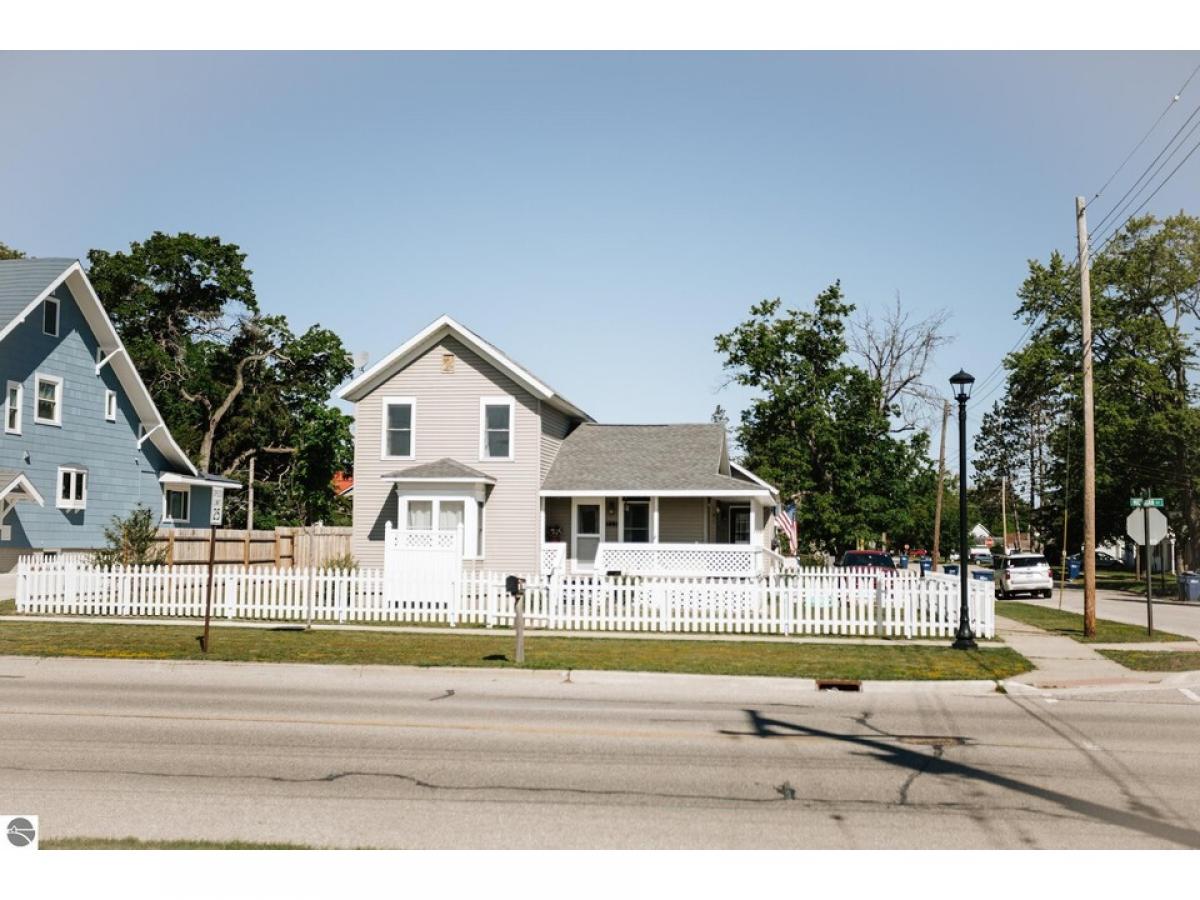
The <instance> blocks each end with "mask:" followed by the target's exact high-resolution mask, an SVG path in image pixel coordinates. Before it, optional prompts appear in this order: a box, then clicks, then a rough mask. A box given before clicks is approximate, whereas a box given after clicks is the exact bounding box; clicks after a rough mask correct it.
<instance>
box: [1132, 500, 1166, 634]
mask: <svg viewBox="0 0 1200 900" xmlns="http://www.w3.org/2000/svg"><path fill="white" fill-rule="evenodd" d="M1129 505H1130V506H1131V507H1133V510H1134V511H1133V512H1131V513H1130V514H1129V516H1128V517H1127V518H1126V519H1125V533H1126V534H1128V535H1129V536H1130V537H1131V538H1133V540H1134V542H1135V543H1137V544H1138V545H1139V546H1141V547H1145V548H1146V556H1145V559H1146V633H1147V634H1151V635H1152V634H1154V601H1153V599H1152V598H1153V593H1152V590H1153V589H1152V584H1153V579H1154V572H1153V569H1154V565H1153V562H1152V561H1151V549H1152V548H1154V547H1156V546H1158V544H1159V542H1160V541H1162V539H1163V538H1165V537H1166V536H1167V517H1166V516H1164V515H1163V514H1162V513H1161V512H1159V510H1160V509H1162V506H1163V500H1162V497H1151V496H1150V492H1149V491H1146V496H1145V497H1130V498H1129ZM1139 509H1140V510H1141V514H1140V515H1139V514H1138V512H1137V511H1138V510H1139Z"/></svg>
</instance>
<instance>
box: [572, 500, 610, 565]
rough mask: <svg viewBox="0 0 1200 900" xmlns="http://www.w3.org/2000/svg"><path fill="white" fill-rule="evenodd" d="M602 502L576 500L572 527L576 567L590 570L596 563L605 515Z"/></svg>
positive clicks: (573, 553) (573, 554)
mask: <svg viewBox="0 0 1200 900" xmlns="http://www.w3.org/2000/svg"><path fill="white" fill-rule="evenodd" d="M601 509H602V507H601V504H600V503H599V502H598V501H596V502H593V501H590V500H588V501H576V503H575V527H574V528H572V529H571V546H572V548H573V549H572V556H573V557H574V558H575V569H576V571H579V572H590V571H592V569H593V568H595V565H596V551H597V550H598V549H599V547H600V536H601V534H602V531H601V529H602V528H603V527H604V517H603V516H602V515H601Z"/></svg>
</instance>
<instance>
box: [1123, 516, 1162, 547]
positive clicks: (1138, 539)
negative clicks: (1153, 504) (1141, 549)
mask: <svg viewBox="0 0 1200 900" xmlns="http://www.w3.org/2000/svg"><path fill="white" fill-rule="evenodd" d="M1147 526H1148V527H1149V529H1150V545H1151V546H1153V545H1155V544H1157V543H1158V542H1159V541H1161V540H1162V539H1163V538H1165V537H1166V536H1167V517H1166V516H1164V515H1163V514H1162V513H1160V512H1159V511H1158V510H1157V509H1143V510H1141V511H1139V512H1131V513H1130V514H1129V515H1128V516H1126V518H1125V533H1126V534H1127V535H1129V536H1130V537H1131V538H1133V540H1134V542H1135V543H1137V544H1139V545H1142V546H1145V544H1146V527H1147Z"/></svg>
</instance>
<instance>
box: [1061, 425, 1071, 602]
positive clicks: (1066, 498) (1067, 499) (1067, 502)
mask: <svg viewBox="0 0 1200 900" xmlns="http://www.w3.org/2000/svg"><path fill="white" fill-rule="evenodd" d="M1068 421H1069V420H1068ZM1066 457H1067V458H1066V470H1067V473H1066V476H1065V477H1064V478H1063V539H1062V560H1061V563H1062V573H1061V575H1060V576H1059V582H1058V608H1059V609H1062V605H1063V596H1064V595H1065V594H1066V592H1067V510H1068V509H1070V508H1071V426H1070V425H1069V424H1068V425H1067V453H1066Z"/></svg>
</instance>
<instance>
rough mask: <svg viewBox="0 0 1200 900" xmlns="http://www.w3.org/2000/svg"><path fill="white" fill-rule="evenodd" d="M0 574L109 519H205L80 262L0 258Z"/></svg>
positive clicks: (85, 538) (98, 534) (198, 485)
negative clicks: (135, 513) (140, 513)
mask: <svg viewBox="0 0 1200 900" xmlns="http://www.w3.org/2000/svg"><path fill="white" fill-rule="evenodd" d="M0 388H3V390H4V394H3V398H2V399H3V402H2V403H0V411H2V412H3V422H0V572H3V571H6V570H7V569H9V568H11V567H12V565H14V564H15V560H16V557H17V556H18V555H20V554H22V553H28V552H30V551H31V550H37V549H64V550H66V549H88V548H94V547H99V546H101V545H103V543H104V528H105V527H106V526H107V525H109V524H110V523H111V521H112V518H113V516H125V515H128V514H129V513H130V512H131V511H132V510H133V509H134V508H136V507H137V506H138V505H142V506H145V507H148V508H149V509H150V510H151V511H152V513H153V514H154V515H155V517H156V519H158V520H159V521H160V524H163V525H172V524H178V525H188V526H192V525H206V524H208V512H209V503H210V498H211V488H212V486H213V485H214V484H219V485H221V486H223V487H224V488H227V489H235V488H237V487H239V485H238V484H237V483H236V482H229V481H226V480H224V479H214V478H212V477H211V476H205V475H201V474H200V473H198V472H197V471H196V468H195V467H194V466H193V465H192V463H191V461H190V460H188V458H187V457H186V455H184V453H183V451H182V450H181V449H180V448H179V446H178V445H177V444H176V443H175V441H174V439H173V438H172V437H171V435H170V432H169V431H168V429H167V427H166V424H165V423H164V422H163V420H162V417H161V416H160V415H159V413H158V410H157V408H156V407H155V406H154V403H153V400H152V399H151V398H150V395H149V393H148V392H147V391H146V388H145V385H144V384H143V383H142V381H141V378H140V377H139V376H138V374H137V371H136V369H134V367H133V364H132V361H131V360H130V359H129V358H128V354H127V353H126V352H125V350H124V347H123V345H122V344H121V342H120V338H119V336H118V335H117V334H116V331H115V330H114V329H113V327H112V323H111V322H110V321H109V319H108V316H107V315H106V314H105V313H104V310H103V307H102V306H101V305H100V302H99V299H98V298H97V297H96V295H95V292H94V291H93V290H92V287H91V284H90V283H89V282H88V281H87V276H86V275H85V274H84V272H83V269H82V267H81V266H80V264H79V263H78V262H77V261H76V260H71V259H31V260H3V261H0Z"/></svg>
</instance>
